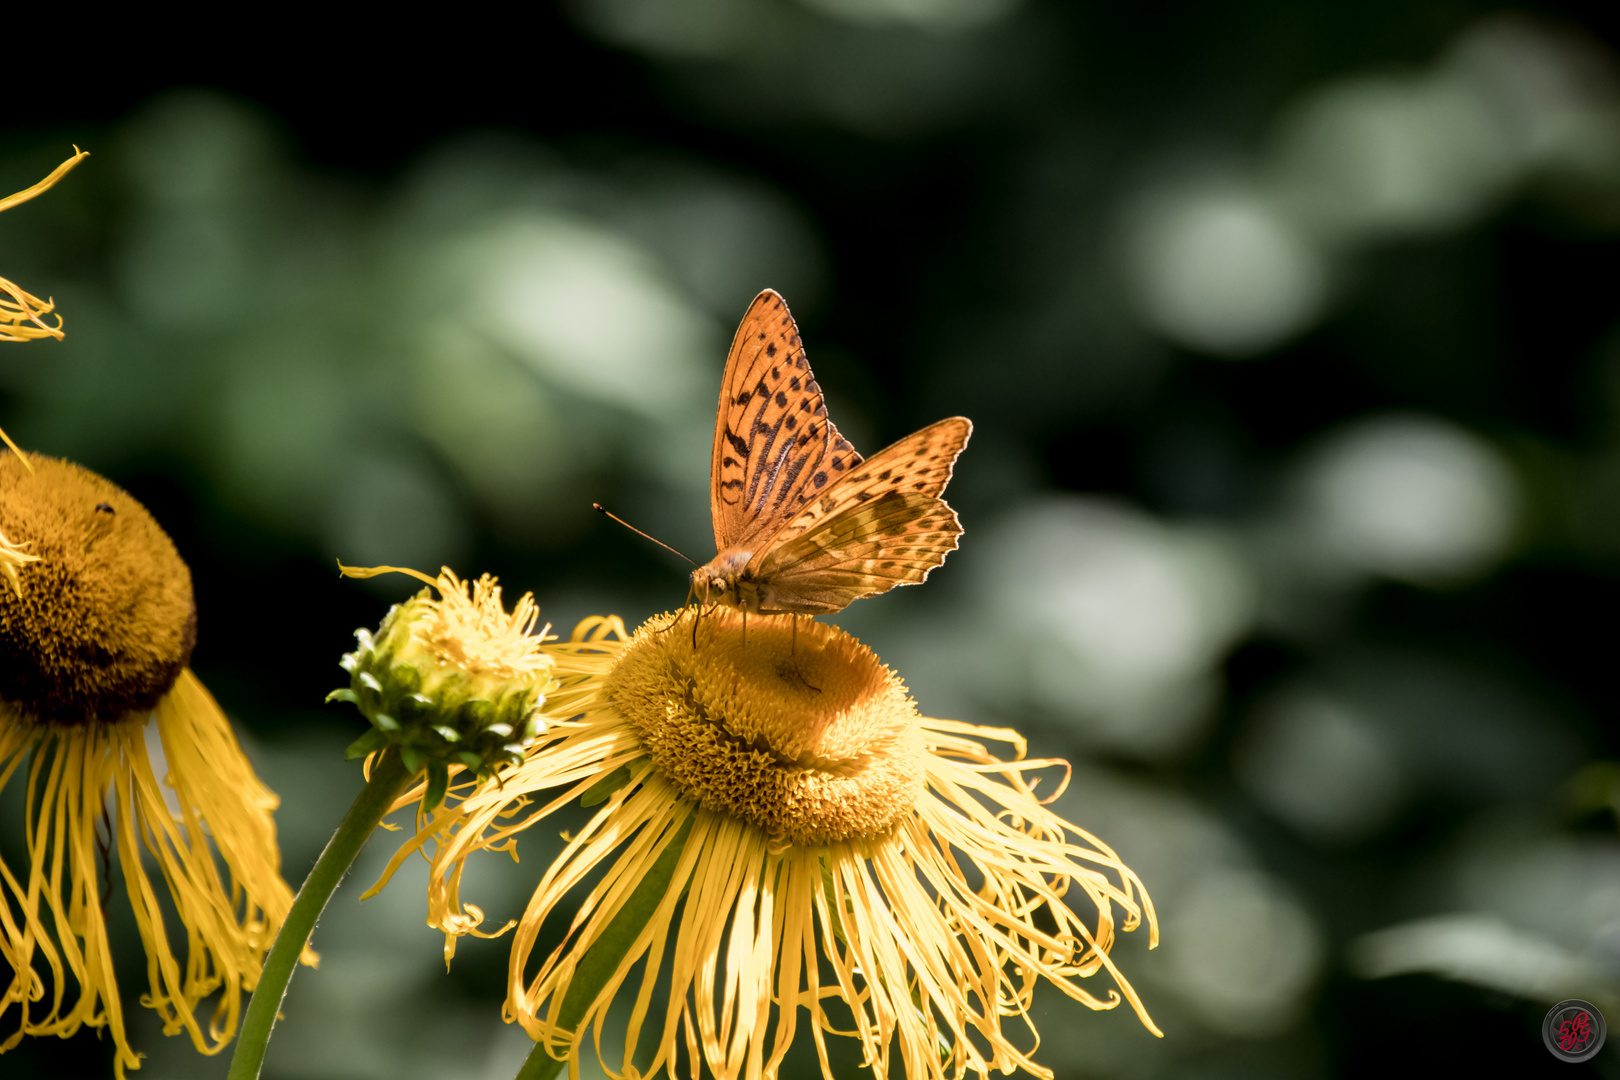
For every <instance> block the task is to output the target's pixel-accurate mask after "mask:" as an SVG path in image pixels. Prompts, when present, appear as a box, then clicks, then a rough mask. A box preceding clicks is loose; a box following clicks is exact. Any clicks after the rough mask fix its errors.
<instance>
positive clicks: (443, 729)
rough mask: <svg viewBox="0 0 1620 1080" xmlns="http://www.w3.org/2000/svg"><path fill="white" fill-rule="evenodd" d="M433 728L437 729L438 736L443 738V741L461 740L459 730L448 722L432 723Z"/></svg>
mask: <svg viewBox="0 0 1620 1080" xmlns="http://www.w3.org/2000/svg"><path fill="white" fill-rule="evenodd" d="M433 730H434V731H437V732H438V733H439V736H440V737H441V738H443V739H444V741H445V742H459V741H460V740H461V732H459V731H457V730H456V729H455V728H453V727H451V726H450V725H449V724H434V725H433Z"/></svg>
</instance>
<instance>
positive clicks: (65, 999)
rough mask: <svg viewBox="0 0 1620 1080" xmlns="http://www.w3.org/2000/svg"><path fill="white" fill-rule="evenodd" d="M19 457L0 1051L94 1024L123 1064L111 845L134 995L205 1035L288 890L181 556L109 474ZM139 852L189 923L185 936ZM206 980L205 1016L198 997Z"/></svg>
mask: <svg viewBox="0 0 1620 1080" xmlns="http://www.w3.org/2000/svg"><path fill="white" fill-rule="evenodd" d="M32 465H33V468H32V470H30V469H29V468H28V467H27V463H26V462H24V461H23V460H22V459H21V458H19V457H17V456H15V455H12V454H3V456H0V526H3V527H4V529H5V531H6V534H7V535H10V536H14V537H19V538H21V539H22V540H23V541H24V542H26V544H27V545H28V547H29V551H30V553H31V554H30V555H29V556H27V557H26V558H27V561H25V562H22V563H12V564H10V565H9V569H10V571H11V573H12V574H13V575H14V577H13V582H14V585H15V588H0V788H3V787H4V786H5V785H6V784H7V783H11V782H13V781H15V782H17V783H25V784H26V785H27V806H28V812H27V814H26V817H25V820H24V821H23V822H20V823H19V822H8V827H12V828H15V827H17V826H18V825H21V827H22V832H23V833H24V835H23V837H22V838H21V839H22V842H23V848H24V850H26V852H27V865H26V866H16V867H14V866H10V865H6V864H4V863H0V955H3V959H4V961H5V965H6V967H7V968H8V969H9V975H10V983H9V985H6V986H5V989H4V995H3V996H0V1032H5V1031H6V1029H7V1028H9V1029H10V1034H9V1035H0V1040H3V1041H0V1051H4V1050H7V1049H10V1048H11V1047H13V1046H15V1045H16V1044H17V1043H18V1042H19V1041H20V1040H21V1038H22V1037H23V1036H24V1035H57V1036H62V1037H66V1036H69V1035H71V1034H73V1033H74V1032H75V1031H77V1030H78V1029H79V1028H80V1026H81V1025H89V1026H90V1027H95V1028H102V1027H105V1028H107V1029H109V1030H110V1032H111V1034H112V1039H113V1043H114V1045H115V1047H116V1056H115V1070H116V1072H117V1074H118V1076H120V1077H122V1076H123V1075H124V1073H125V1071H126V1069H130V1068H138V1067H139V1064H140V1055H138V1054H136V1053H135V1052H134V1051H133V1050H132V1049H131V1047H130V1045H129V1040H128V1038H127V1036H126V1035H125V1031H124V1012H123V1001H122V999H121V998H120V996H119V993H118V987H117V984H116V982H115V980H114V977H113V963H112V952H111V949H110V946H109V942H108V938H107V924H106V915H107V908H108V904H109V902H110V899H111V892H112V887H113V880H112V879H113V876H114V871H113V864H114V862H115V861H116V863H117V866H118V876H120V877H121V878H122V880H123V883H124V887H125V891H126V893H127V895H128V899H129V903H130V906H131V907H132V908H133V910H134V915H135V924H136V926H137V927H138V929H139V931H140V935H141V938H142V942H143V943H144V945H145V947H146V956H147V972H148V978H149V980H150V985H149V988H148V990H147V992H146V994H144V995H143V996H142V998H141V1001H142V1003H143V1004H145V1005H148V1006H150V1007H152V1008H154V1009H156V1010H157V1011H158V1013H159V1015H160V1016H161V1017H162V1018H163V1026H164V1030H165V1032H167V1033H169V1034H173V1033H175V1032H178V1031H181V1030H184V1031H185V1032H187V1033H188V1034H189V1035H190V1036H191V1038H192V1041H193V1042H194V1043H195V1044H196V1046H197V1048H198V1049H199V1050H202V1051H203V1052H204V1053H214V1052H216V1051H218V1050H219V1049H220V1048H221V1047H222V1046H223V1045H224V1044H225V1043H226V1042H227V1041H229V1039H230V1038H231V1035H232V1033H233V1032H234V1031H235V1028H236V1023H237V1017H238V1012H239V1007H240V1003H241V998H240V995H241V991H243V990H251V989H252V988H253V986H254V984H255V982H256V981H257V979H258V976H259V967H260V964H261V961H262V959H263V956H264V953H265V951H266V950H267V949H268V948H269V947H270V944H271V942H272V941H273V940H274V938H275V935H276V931H277V930H278V929H279V928H280V925H281V921H282V918H283V916H284V915H285V914H286V912H287V909H288V908H289V907H290V906H291V904H292V892H291V890H290V889H289V888H288V887H287V884H286V882H284V881H283V880H282V878H281V871H280V853H279V851H278V849H277V847H276V838H275V825H274V823H273V822H272V820H271V811H272V810H273V809H274V808H275V807H276V804H277V800H276V797H275V795H274V794H272V793H271V792H270V791H269V790H267V789H266V788H265V787H264V786H263V785H262V784H261V783H260V782H259V780H258V778H257V777H255V776H254V774H253V771H252V769H251V768H250V767H249V765H248V762H247V759H246V758H245V757H244V756H243V754H242V751H241V748H240V747H239V746H238V745H237V743H236V739H235V737H234V736H233V735H232V734H231V728H230V724H229V722H228V721H227V720H226V719H225V717H224V715H223V714H222V713H221V712H220V709H219V706H218V705H217V704H215V702H214V699H213V698H212V697H210V696H209V694H208V691H207V690H206V689H204V688H203V685H202V684H201V683H200V682H199V681H198V680H197V678H196V676H194V675H193V674H192V673H191V671H190V670H189V669H188V668H187V667H186V662H187V660H188V659H189V657H190V654H191V648H192V644H193V642H194V641H195V637H196V609H195V607H194V606H193V603H192V594H191V575H190V573H189V571H188V570H187V569H186V566H185V563H183V562H182V561H181V560H180V557H179V555H178V554H177V553H176V551H175V549H174V545H173V544H172V543H171V542H170V541H169V538H168V537H167V536H166V535H164V533H163V531H162V530H161V529H160V528H159V527H158V525H157V523H156V522H154V521H153V520H152V518H151V516H150V515H148V514H147V512H146V510H145V509H144V508H143V507H142V506H141V505H140V504H139V503H138V502H136V501H135V500H134V499H132V498H130V496H129V495H128V494H126V493H125V492H124V491H122V490H120V489H119V488H117V487H115V486H114V485H112V484H111V483H109V482H107V481H106V480H104V479H102V478H101V477H99V476H96V475H95V474H94V473H91V472H89V471H87V470H85V469H81V468H79V467H78V466H76V465H73V464H70V463H68V462H65V461H58V460H55V459H52V458H46V457H39V456H34V457H33V462H32ZM158 747H161V752H162V756H161V758H158V759H157V760H154V756H155V751H156V750H157V748H158ZM147 860H151V861H152V862H154V863H155V864H156V865H157V867H158V868H159V870H160V871H161V873H162V878H163V884H164V885H166V886H167V888H168V894H169V899H170V901H171V902H172V905H173V909H174V914H177V915H178V916H179V924H180V926H183V928H184V937H185V949H184V952H183V955H181V956H177V955H176V945H178V942H177V941H171V937H170V935H171V934H172V933H173V931H174V929H175V925H174V924H173V923H171V924H170V925H169V926H167V927H166V926H165V922H164V905H163V904H162V903H161V902H160V900H159V898H158V895H157V890H156V889H155V888H154V882H153V881H152V879H151V877H150V876H149V874H148V870H147V867H146V865H145V863H146V861H147ZM170 918H171V919H172V918H173V915H171V916H170ZM306 959H307V960H310V961H312V960H313V954H309V956H308V957H306ZM216 991H220V992H221V993H220V996H219V1000H218V1003H217V1005H216V1007H215V1009H214V1012H213V1016H212V1017H211V1019H209V1020H208V1021H207V1023H206V1025H204V1024H202V1023H200V1022H199V1021H198V1019H197V1017H196V1015H195V1012H196V1008H197V1005H198V1003H199V1002H200V1001H201V1000H202V999H203V998H204V997H206V996H208V995H209V994H212V993H214V992H216ZM13 1009H15V1010H16V1012H15V1013H14V1014H13V1012H12V1010H13Z"/></svg>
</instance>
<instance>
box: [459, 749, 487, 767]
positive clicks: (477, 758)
mask: <svg viewBox="0 0 1620 1080" xmlns="http://www.w3.org/2000/svg"><path fill="white" fill-rule="evenodd" d="M456 760H457V761H459V762H461V763H462V764H463V765H465V766H466V767H467V768H469V769H479V768H482V767H483V765H484V758H483V755H481V754H475V753H473V752H472V751H471V750H458V751H457V752H456Z"/></svg>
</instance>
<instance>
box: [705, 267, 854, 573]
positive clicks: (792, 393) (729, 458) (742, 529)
mask: <svg viewBox="0 0 1620 1080" xmlns="http://www.w3.org/2000/svg"><path fill="white" fill-rule="evenodd" d="M861 460H862V459H861V456H860V455H859V454H857V453H856V452H855V448H854V447H853V446H851V445H850V444H849V442H848V441H847V440H846V439H844V438H843V436H841V435H839V434H838V429H837V428H836V427H834V426H833V423H832V421H831V420H829V419H828V418H827V403H826V401H825V400H824V399H823V397H822V393H821V387H819V386H817V385H816V380H815V379H814V377H812V375H811V374H810V362H809V360H807V359H806V358H805V354H804V346H803V344H802V343H801V342H800V340H799V328H798V326H797V324H795V323H794V321H793V316H792V314H791V313H790V312H789V311H788V308H787V304H786V303H784V302H783V300H782V298H781V296H779V295H777V293H775V292H774V291H772V290H770V289H766V290H765V291H764V292H762V293H760V294H759V295H758V296H756V297H755V298H754V302H753V303H752V304H750V305H749V306H748V312H747V314H745V315H744V316H743V320H742V325H740V326H738V327H737V336H736V337H735V338H734V339H733V340H732V343H731V352H730V355H729V356H728V357H727V359H726V373H725V376H724V378H723V379H722V380H721V383H720V408H719V411H718V414H717V416H716V418H715V429H714V455H713V460H712V462H711V464H710V472H709V477H710V489H709V507H710V511H711V513H712V514H713V517H714V543H715V548H716V549H717V550H720V551H724V550H725V549H727V548H729V547H732V546H734V545H739V544H747V543H749V542H751V541H754V540H757V539H759V538H762V537H769V536H771V535H773V534H775V533H776V532H777V531H779V530H780V529H781V528H782V526H783V525H784V524H785V523H786V522H787V521H789V520H790V519H792V518H793V517H795V516H797V515H798V514H799V512H800V511H801V509H802V508H803V507H804V506H805V505H806V504H807V503H808V502H809V501H810V500H811V499H813V498H814V497H815V495H816V494H817V493H818V492H819V491H820V490H821V489H822V488H825V487H828V486H830V485H833V484H836V483H837V481H838V479H839V478H840V477H842V476H845V475H848V473H849V471H850V470H852V469H854V468H855V467H856V466H858V465H860V464H861Z"/></svg>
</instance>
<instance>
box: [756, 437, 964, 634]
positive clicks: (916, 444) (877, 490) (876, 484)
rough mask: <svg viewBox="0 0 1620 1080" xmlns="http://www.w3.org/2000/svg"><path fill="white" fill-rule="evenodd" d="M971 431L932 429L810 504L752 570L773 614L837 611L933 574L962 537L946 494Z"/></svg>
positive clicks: (873, 459) (888, 452)
mask: <svg viewBox="0 0 1620 1080" xmlns="http://www.w3.org/2000/svg"><path fill="white" fill-rule="evenodd" d="M972 431H973V425H972V424H971V423H969V422H968V421H967V420H965V419H963V418H962V417H959V416H958V417H952V418H950V419H948V420H941V421H939V422H938V423H936V424H930V425H929V426H928V427H925V428H923V429H922V430H921V431H918V432H916V433H914V434H912V435H909V436H907V437H906V438H904V439H901V440H900V441H899V442H897V443H895V444H894V445H893V446H890V447H888V448H886V449H884V450H882V451H880V452H879V453H877V454H874V455H873V456H872V457H871V458H869V459H867V460H866V461H865V462H863V463H862V464H861V466H860V467H859V468H856V469H852V470H850V471H849V472H848V474H847V475H846V476H845V477H844V478H843V479H841V480H839V481H838V483H836V484H834V485H832V486H831V487H830V488H828V490H827V491H826V492H825V493H824V494H822V495H821V496H820V497H819V498H816V499H814V500H813V501H812V502H810V503H809V504H807V505H806V506H805V508H804V509H803V510H802V511H801V512H800V513H799V514H798V516H796V517H795V518H793V520H791V521H789V522H788V523H787V524H786V525H784V526H783V527H782V528H781V529H780V530H779V531H778V532H777V533H776V534H775V535H773V536H771V537H770V539H769V541H768V542H767V543H766V544H765V545H764V546H763V547H762V548H761V549H760V551H759V552H758V553H757V554H756V555H755V556H754V558H753V559H752V560H751V561H750V563H749V565H748V569H747V572H748V573H749V574H750V576H752V577H753V578H754V579H755V580H756V581H758V582H759V583H760V588H761V590H762V592H763V593H764V595H765V597H766V600H765V603H766V606H767V608H769V609H771V610H779V611H805V612H809V611H828V612H831V611H840V610H842V609H843V608H845V607H847V606H848V605H849V604H850V603H851V602H852V601H854V600H857V599H860V598H861V597H864V596H874V595H876V594H878V593H882V592H887V591H888V590H889V589H892V588H894V587H895V586H896V585H914V584H917V583H918V582H921V581H922V580H923V579H924V578H926V577H927V576H928V574H929V572H930V571H931V570H933V569H934V568H935V567H937V566H939V565H940V564H941V563H942V562H944V561H945V554H946V553H947V552H950V551H954V550H956V538H957V537H958V536H960V535H961V533H962V526H961V524H960V523H959V522H958V521H957V519H956V513H955V511H953V510H952V509H951V508H950V506H949V505H947V504H946V503H945V501H944V500H943V499H941V498H940V497H939V496H940V493H941V492H942V491H944V490H945V485H946V483H947V482H948V481H949V480H950V478H951V471H952V466H953V465H954V464H955V462H956V458H957V455H959V454H960V453H961V452H962V448H963V447H964V446H965V445H967V440H968V436H969V435H970V434H971V433H972Z"/></svg>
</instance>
